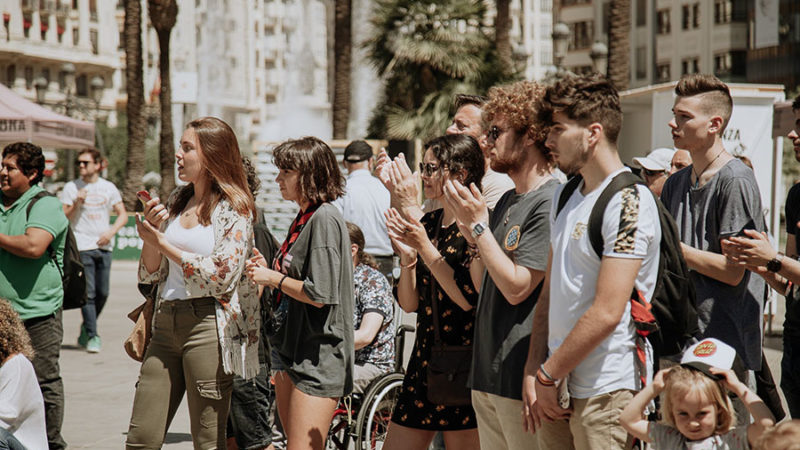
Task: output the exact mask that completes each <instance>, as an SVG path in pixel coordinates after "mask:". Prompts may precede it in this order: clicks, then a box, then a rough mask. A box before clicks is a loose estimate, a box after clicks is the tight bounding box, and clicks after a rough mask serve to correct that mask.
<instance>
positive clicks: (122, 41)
mask: <svg viewBox="0 0 800 450" xmlns="http://www.w3.org/2000/svg"><path fill="white" fill-rule="evenodd" d="M117 49H118V50H124V49H125V32H124V31H122V30H120V31H119V45H118V46H117Z"/></svg>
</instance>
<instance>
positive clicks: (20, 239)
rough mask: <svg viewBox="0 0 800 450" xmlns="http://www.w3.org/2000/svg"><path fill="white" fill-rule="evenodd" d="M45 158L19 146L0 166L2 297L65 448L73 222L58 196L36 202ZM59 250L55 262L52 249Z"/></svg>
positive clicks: (52, 440) (7, 151)
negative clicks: (65, 341) (66, 259)
mask: <svg viewBox="0 0 800 450" xmlns="http://www.w3.org/2000/svg"><path fill="white" fill-rule="evenodd" d="M43 174H44V156H43V155H42V149H41V148H39V147H38V146H36V145H33V144H29V143H23V142H17V143H14V144H10V145H8V146H6V147H5V148H4V149H3V160H2V165H0V298H4V299H6V300H8V301H9V302H10V303H11V306H13V307H14V309H15V310H16V311H17V312H18V313H19V315H20V317H21V318H22V320H23V322H24V324H25V329H26V330H27V331H28V334H29V335H30V338H31V343H32V344H33V347H34V350H35V352H36V355H35V357H34V359H33V367H34V369H35V370H36V377H37V379H38V382H39V387H40V388H41V389H42V396H43V397H44V403H45V421H46V424H47V439H48V443H49V447H50V449H51V450H52V449H62V448H65V447H66V443H65V442H64V440H63V439H62V437H61V422H62V421H63V418H64V386H63V383H62V381H61V374H60V370H59V365H58V358H59V352H60V350H61V340H62V338H63V334H64V333H63V325H62V321H61V305H62V302H63V298H64V291H63V288H62V284H61V273H60V267H59V266H57V264H58V265H60V264H61V261H62V259H63V254H64V242H65V240H66V234H67V227H68V224H69V222H68V221H67V217H66V216H65V215H64V211H63V210H62V209H61V202H59V200H58V199H57V198H56V197H52V196H47V197H43V198H41V199H39V200H38V201H37V202H36V203H35V204H34V205H33V207H32V208H31V210H30V212H28V211H27V208H28V204H29V203H30V202H31V199H32V198H33V197H34V196H35V195H36V194H37V193H39V192H41V191H42V190H43V189H42V188H41V187H40V186H38V183H39V182H40V181H41V180H42V177H43ZM50 246H52V247H53V248H54V249H55V250H56V258H55V261H54V260H53V259H51V258H50V254H49V252H48V251H47V249H48V247H50Z"/></svg>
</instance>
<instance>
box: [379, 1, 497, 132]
mask: <svg viewBox="0 0 800 450" xmlns="http://www.w3.org/2000/svg"><path fill="white" fill-rule="evenodd" d="M374 11H375V14H374V16H373V19H372V25H373V29H374V30H375V34H374V36H373V37H372V38H371V39H370V40H369V41H368V42H367V51H368V55H369V58H370V59H371V61H372V62H373V64H374V65H375V67H376V69H377V71H378V73H379V74H380V75H381V76H382V77H383V79H384V95H383V98H382V99H381V100H380V101H379V103H378V106H377V107H376V109H375V111H374V112H373V117H372V119H371V122H370V126H369V134H370V136H373V137H380V138H389V139H415V138H420V139H427V138H430V137H433V136H436V135H439V134H442V133H443V132H444V130H445V129H446V128H447V124H448V123H449V120H450V109H451V105H452V102H453V96H454V94H456V93H472V94H475V93H478V94H479V93H484V92H485V91H486V90H487V89H488V88H489V87H490V86H492V85H494V84H496V83H498V82H500V81H504V80H505V77H504V75H502V71H501V70H500V66H501V64H499V62H498V59H497V55H496V51H495V49H494V45H493V44H494V43H493V32H494V30H493V29H492V27H490V26H486V25H485V23H486V22H487V20H486V6H485V4H484V2H483V1H477V0H441V1H436V2H433V1H412V0H376V2H375V9H374Z"/></svg>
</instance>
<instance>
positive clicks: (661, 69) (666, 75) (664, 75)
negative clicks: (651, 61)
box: [656, 62, 672, 83]
mask: <svg viewBox="0 0 800 450" xmlns="http://www.w3.org/2000/svg"><path fill="white" fill-rule="evenodd" d="M671 78H672V77H671V76H670V69H669V63H668V62H666V63H660V64H658V65H657V66H656V80H657V81H658V82H660V83H666V82H667V81H669V80H670V79H671Z"/></svg>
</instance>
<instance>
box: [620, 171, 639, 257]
mask: <svg viewBox="0 0 800 450" xmlns="http://www.w3.org/2000/svg"><path fill="white" fill-rule="evenodd" d="M620 193H621V195H622V207H621V208H620V213H619V231H618V232H617V240H616V241H614V253H625V254H633V251H634V249H635V247H636V230H637V228H638V223H639V190H638V189H636V187H627V188H625V189H623V190H622V191H621V192H620Z"/></svg>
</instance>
